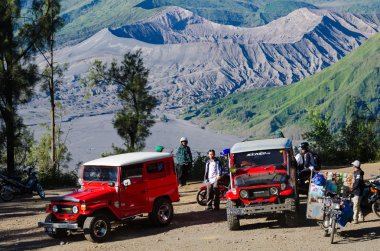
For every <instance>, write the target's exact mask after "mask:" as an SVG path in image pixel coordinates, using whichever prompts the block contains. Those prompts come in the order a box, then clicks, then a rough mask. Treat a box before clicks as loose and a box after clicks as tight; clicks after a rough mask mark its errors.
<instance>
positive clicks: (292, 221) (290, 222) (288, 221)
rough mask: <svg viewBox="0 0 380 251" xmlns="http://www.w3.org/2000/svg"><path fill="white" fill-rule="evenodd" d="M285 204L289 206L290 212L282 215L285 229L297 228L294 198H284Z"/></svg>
mask: <svg viewBox="0 0 380 251" xmlns="http://www.w3.org/2000/svg"><path fill="white" fill-rule="evenodd" d="M285 204H287V205H291V210H290V211H286V212H285V213H284V216H283V217H284V224H285V226H287V227H296V226H297V203H296V200H295V199H294V198H286V199H285Z"/></svg>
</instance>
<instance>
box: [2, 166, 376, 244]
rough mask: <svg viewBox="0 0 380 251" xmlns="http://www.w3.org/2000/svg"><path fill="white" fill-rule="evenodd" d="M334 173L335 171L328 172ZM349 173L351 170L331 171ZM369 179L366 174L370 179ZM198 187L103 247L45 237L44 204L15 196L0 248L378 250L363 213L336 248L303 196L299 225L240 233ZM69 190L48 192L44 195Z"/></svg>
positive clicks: (5, 207) (249, 227)
mask: <svg viewBox="0 0 380 251" xmlns="http://www.w3.org/2000/svg"><path fill="white" fill-rule="evenodd" d="M379 168H380V163H377V164H367V165H364V166H363V169H364V171H365V172H366V176H367V175H368V174H370V173H372V174H380V170H379ZM331 170H334V169H331ZM335 170H338V171H339V172H350V171H352V170H351V168H339V169H335ZM368 176H369V175H368ZM200 186H201V184H200V183H197V182H193V183H190V185H187V186H185V187H184V188H181V189H180V193H181V201H180V202H178V203H175V205H174V210H175V217H174V219H173V222H172V224H170V225H169V226H168V227H164V228H157V227H153V226H152V225H151V224H150V223H149V221H148V220H147V218H145V217H141V218H138V219H135V220H134V221H132V222H130V223H128V224H127V225H124V226H121V227H118V228H116V229H115V230H114V231H113V233H112V236H111V238H110V240H109V242H107V243H102V244H94V243H91V242H88V241H87V240H85V238H84V236H83V235H82V234H79V233H78V234H74V235H72V236H69V237H68V238H65V239H62V240H55V239H51V238H49V237H48V236H47V235H46V234H45V233H44V232H43V230H42V229H41V228H37V222H38V221H41V220H43V219H44V218H45V216H46V214H45V212H44V204H45V203H46V201H42V200H40V199H38V198H37V197H36V196H34V197H33V198H17V199H15V200H14V201H13V202H10V203H4V202H0V250H35V249H38V250H70V251H72V250H152V249H154V250H206V249H207V250H253V249H255V250H308V249H309V250H327V249H334V250H378V249H379V246H380V227H379V223H380V219H379V218H377V217H376V215H375V214H373V213H372V212H370V211H368V210H367V211H366V221H365V222H361V223H360V224H358V225H353V224H350V223H349V224H348V225H347V226H346V227H344V228H341V229H339V231H338V233H339V236H337V237H336V241H337V243H336V244H333V245H331V244H329V239H328V238H326V237H323V231H322V230H321V229H320V227H319V226H318V225H317V223H316V221H314V220H307V219H306V218H305V212H306V204H305V202H306V198H305V197H302V198H301V212H300V215H299V217H298V227H296V228H284V227H281V226H280V225H279V224H278V222H277V221H267V220H266V219H265V218H258V219H247V220H241V225H242V227H241V230H239V231H229V230H228V228H227V224H226V212H225V203H224V202H222V204H221V210H220V211H212V212H207V211H204V208H203V207H201V206H199V205H198V204H197V203H196V201H195V195H196V192H197V188H198V187H200ZM66 191H67V190H54V191H53V190H50V191H47V195H48V196H49V197H50V196H54V195H57V194H62V193H64V192H66Z"/></svg>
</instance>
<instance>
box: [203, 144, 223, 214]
mask: <svg viewBox="0 0 380 251" xmlns="http://www.w3.org/2000/svg"><path fill="white" fill-rule="evenodd" d="M208 157H209V160H208V161H207V162H206V168H205V177H204V180H205V182H206V184H207V207H206V210H207V211H210V210H219V203H220V201H219V187H218V180H220V179H221V177H222V165H221V164H220V161H219V160H218V159H216V158H215V151H214V150H213V149H211V150H209V151H208ZM212 202H214V209H213V208H212Z"/></svg>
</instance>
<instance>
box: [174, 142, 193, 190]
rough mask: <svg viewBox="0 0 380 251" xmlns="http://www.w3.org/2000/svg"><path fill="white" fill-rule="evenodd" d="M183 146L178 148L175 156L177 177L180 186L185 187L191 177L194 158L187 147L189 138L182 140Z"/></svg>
mask: <svg viewBox="0 0 380 251" xmlns="http://www.w3.org/2000/svg"><path fill="white" fill-rule="evenodd" d="M180 142H181V145H180V146H179V147H178V150H177V153H176V155H175V157H176V162H177V177H178V183H179V185H180V186H185V185H186V181H187V178H188V175H189V170H190V168H191V165H192V163H193V156H192V155H191V150H190V147H188V146H187V143H188V141H187V138H186V137H182V138H181V139H180Z"/></svg>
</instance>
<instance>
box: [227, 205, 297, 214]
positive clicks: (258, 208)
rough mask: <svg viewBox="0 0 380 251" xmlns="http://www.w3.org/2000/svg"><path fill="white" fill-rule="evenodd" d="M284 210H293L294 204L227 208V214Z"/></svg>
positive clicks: (279, 211)
mask: <svg viewBox="0 0 380 251" xmlns="http://www.w3.org/2000/svg"><path fill="white" fill-rule="evenodd" d="M283 211H292V206H291V205H289V204H271V205H256V206H246V207H232V208H227V214H230V215H240V216H243V215H254V214H261V213H282V212H283Z"/></svg>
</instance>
